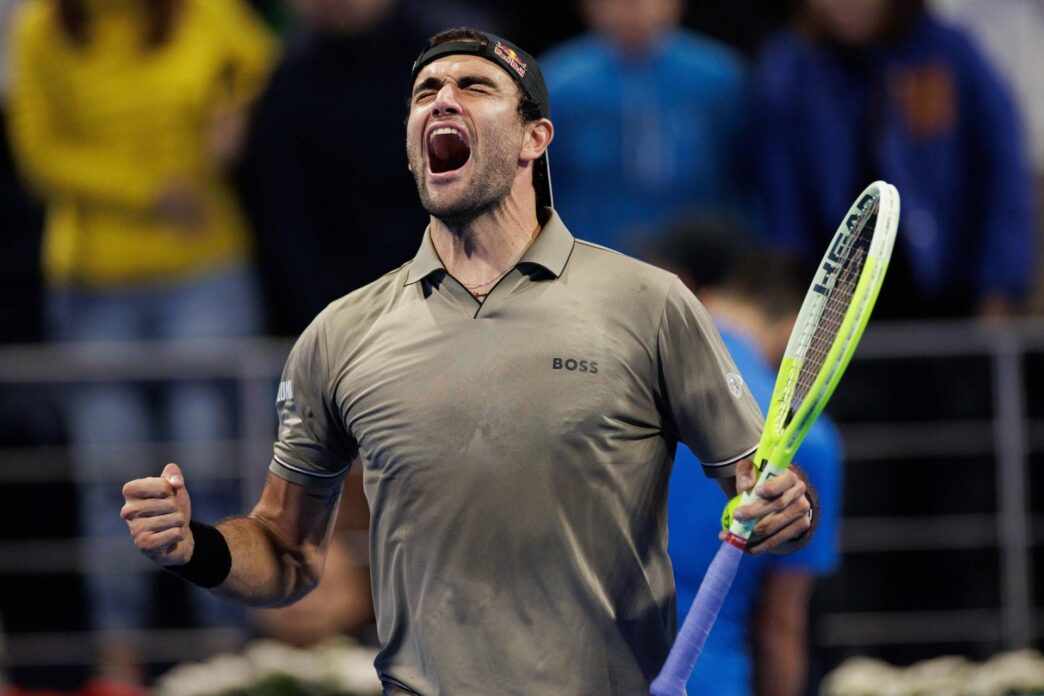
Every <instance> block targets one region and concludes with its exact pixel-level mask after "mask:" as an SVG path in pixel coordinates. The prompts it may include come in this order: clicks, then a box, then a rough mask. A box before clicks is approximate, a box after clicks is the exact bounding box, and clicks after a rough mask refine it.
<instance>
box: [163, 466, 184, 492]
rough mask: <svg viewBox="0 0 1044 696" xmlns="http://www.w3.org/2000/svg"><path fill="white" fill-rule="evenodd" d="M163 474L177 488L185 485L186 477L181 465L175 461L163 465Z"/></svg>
mask: <svg viewBox="0 0 1044 696" xmlns="http://www.w3.org/2000/svg"><path fill="white" fill-rule="evenodd" d="M162 476H163V478H164V479H166V480H167V483H169V484H170V485H171V486H173V487H174V489H175V490H177V489H179V488H184V487H185V477H184V476H183V475H182V474H181V467H179V466H178V465H177V464H175V463H174V462H171V463H170V464H167V466H165V467H163V474H162Z"/></svg>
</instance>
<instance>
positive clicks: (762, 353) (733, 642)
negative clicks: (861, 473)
mask: <svg viewBox="0 0 1044 696" xmlns="http://www.w3.org/2000/svg"><path fill="white" fill-rule="evenodd" d="M715 231H717V233H719V234H718V236H717V238H713V237H714V235H715V233H716V232H715ZM678 232H680V233H681V234H682V235H683V236H687V238H685V239H684V240H683V242H684V243H683V244H682V245H680V247H678V246H676V247H675V248H673V249H670V250H669V251H668V248H667V247H666V246H663V247H660V253H659V256H661V257H663V258H660V259H658V261H662V262H664V263H667V264H668V265H669V266H672V270H675V271H676V272H678V274H679V276H681V277H682V280H684V281H686V282H687V283H688V284H689V285H690V286H691V287H692V289H693V290H694V292H696V293H697V296H698V297H699V298H700V300H701V302H703V303H704V304H705V305H706V307H707V309H708V311H710V313H711V315H712V317H714V319H715V323H716V324H717V325H718V328H719V331H720V332H721V336H722V339H723V340H724V341H725V345H726V346H727V347H728V349H729V353H730V354H731V355H732V357H733V360H734V361H735V363H736V366H737V368H739V371H740V374H741V375H742V378H743V380H744V382H745V384H746V385H747V388H748V389H749V390H750V392H751V394H752V395H753V396H754V398H755V399H756V400H757V401H758V403H759V405H760V406H761V408H762V411H767V409H768V403H769V398H770V397H771V394H772V389H773V386H774V385H775V380H776V365H777V364H778V362H779V360H780V359H781V358H782V355H783V352H784V350H785V348H786V343H787V340H788V338H789V336H790V331H791V328H792V327H793V324H794V320H795V319H796V316H797V310H798V309H799V308H800V305H801V301H802V300H803V299H804V295H805V291H806V289H807V284H808V283H807V280H808V278H807V277H806V274H805V273H804V272H803V270H802V268H801V266H800V264H799V262H797V261H796V260H795V259H793V258H791V257H788V256H785V255H783V254H781V253H779V252H770V251H762V250H758V249H756V248H754V247H752V246H750V245H749V244H747V243H746V242H745V240H744V239H743V238H742V237H741V236H740V235H739V234H738V233H737V234H736V235H734V236H732V237H729V236H728V230H727V229H725V228H723V227H720V226H718V227H713V226H709V225H705V224H697V225H692V226H689V227H688V228H686V229H680V230H678ZM666 254H670V256H671V257H672V258H673V264H672V263H671V261H670V260H669V259H667V258H666ZM737 255H739V258H736V256H737ZM687 260H691V262H692V263H690V264H686V261H687ZM719 277H721V279H720V280H719V279H718V278H719ZM794 461H795V463H798V464H799V465H800V467H801V468H802V469H803V470H804V472H805V473H806V474H807V476H808V478H809V480H810V481H811V482H812V484H813V486H814V488H815V489H816V490H817V491H818V493H819V505H818V507H817V511H818V515H817V520H816V525H817V529H818V531H817V532H816V534H815V536H814V537H813V538H812V540H811V541H810V542H809V544H808V545H807V546H805V547H804V548H803V549H801V550H799V551H797V552H795V553H793V554H791V555H788V556H778V555H773V554H762V555H757V556H750V555H748V556H747V557H746V558H744V560H743V563H742V564H741V566H740V570H739V573H738V574H737V576H736V579H735V581H734V583H733V585H732V589H731V591H730V592H729V595H728V598H727V599H726V601H725V605H724V606H723V608H722V610H721V614H720V615H719V616H718V620H717V623H716V624H715V626H714V629H713V630H712V631H711V634H710V636H709V638H708V639H707V643H706V645H705V647H704V649H703V654H702V656H701V657H700V660H699V662H698V663H697V665H696V669H695V671H694V672H693V675H692V678H691V679H690V681H689V684H688V693H689V694H715V696H749V695H750V694H772V695H773V696H792V695H796V694H803V693H804V689H805V681H806V678H807V670H808V661H809V655H808V607H809V599H810V596H811V592H812V589H813V587H814V584H815V580H816V578H817V577H818V576H820V575H823V574H826V573H829V572H831V571H832V570H833V569H834V568H835V567H836V566H837V564H838V550H837V522H838V509H839V501H840V494H841V491H840V488H841V442H840V438H839V435H838V433H837V430H836V428H835V427H834V425H833V424H832V423H831V422H830V419H829V418H828V417H826V416H825V415H823V416H820V418H819V419H818V420H817V421H816V423H815V424H814V425H813V426H812V428H811V430H810V431H809V433H808V435H807V436H806V439H805V441H804V442H803V443H802V445H801V447H800V448H799V450H798V452H797V455H796V456H795V459H794ZM723 507H724V504H723V502H722V497H721V492H720V491H719V490H718V489H717V487H715V486H708V485H707V482H706V478H705V477H704V475H703V473H702V472H701V467H700V466H699V462H698V461H697V459H696V457H695V456H694V455H693V454H692V452H691V451H690V450H689V449H688V448H686V447H685V446H684V445H679V446H678V452H677V454H676V457H675V464H674V470H673V473H672V475H671V480H670V495H669V502H668V529H669V542H668V552H669V554H670V556H671V562H672V563H673V565H674V577H675V584H676V586H677V598H678V614H679V616H678V620H679V625H680V623H681V621H683V620H684V618H685V615H686V613H687V612H688V610H689V607H690V606H691V605H692V602H693V599H694V598H695V596H696V592H697V590H698V589H699V586H700V582H701V581H702V580H703V576H704V574H705V572H706V570H707V566H709V565H710V562H711V560H712V559H713V557H714V554H715V553H716V552H717V550H718V547H719V546H720V543H719V541H718V538H717V533H716V532H717V530H719V529H720V528H721V522H720V517H721V511H722V508H723Z"/></svg>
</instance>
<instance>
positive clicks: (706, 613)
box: [651, 181, 899, 696]
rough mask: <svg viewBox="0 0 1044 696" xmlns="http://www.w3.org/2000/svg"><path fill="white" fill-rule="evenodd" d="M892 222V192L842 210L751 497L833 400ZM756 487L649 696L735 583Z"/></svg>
mask: <svg viewBox="0 0 1044 696" xmlns="http://www.w3.org/2000/svg"><path fill="white" fill-rule="evenodd" d="M898 224H899V192H898V191H896V189H895V187H894V186H892V185H891V184H887V183H885V182H883V181H876V182H874V183H873V184H871V185H870V186H869V187H867V189H866V190H865V191H863V193H862V194H860V196H859V198H858V199H856V202H855V203H854V204H853V205H852V207H851V208H850V209H849V211H848V214H847V215H846V216H845V219H844V221H842V223H841V226H840V227H838V229H837V232H836V233H835V234H834V238H833V239H832V240H831V242H830V246H829V248H828V249H827V252H826V255H825V256H824V257H823V261H822V262H821V263H820V265H819V268H818V269H817V270H816V275H815V277H814V278H813V279H812V285H811V286H810V287H809V289H808V293H807V294H806V295H805V300H804V302H803V303H802V305H801V310H800V312H799V313H798V318H797V321H796V323H795V324H794V330H793V332H792V333H791V335H790V340H789V342H788V343H787V350H786V354H785V356H784V358H783V362H782V364H781V366H780V370H779V375H778V377H777V378H776V386H775V388H774V389H773V391H772V401H771V402H770V403H769V411H768V415H767V416H766V417H765V430H764V432H763V433H762V435H761V441H760V442H759V443H758V449H757V452H756V453H755V455H754V464H755V466H756V467H757V468H758V470H759V472H760V473H759V475H758V482H757V484H756V485H755V486H754V489H756V488H757V487H758V486H759V485H761V484H763V483H765V482H766V481H768V480H770V479H772V478H774V477H776V476H779V475H780V474H781V473H783V471H784V470H785V469H786V468H787V466H788V465H789V464H790V461H791V459H792V458H793V457H794V452H795V451H796V450H797V448H798V445H800V444H801V441H802V439H804V437H805V434H806V433H807V432H808V429H809V428H810V427H811V426H812V423H813V421H815V419H816V418H817V417H818V416H819V414H820V413H821V412H822V411H823V407H824V406H825V405H826V402H827V400H828V399H829V398H830V395H831V394H833V393H834V389H835V388H836V387H837V384H838V382H839V381H840V380H841V375H842V374H843V373H844V371H845V368H846V367H847V366H848V363H849V361H850V360H851V359H852V354H853V353H855V349H856V345H857V344H858V343H859V339H860V337H861V336H862V334H863V329H864V328H866V323H867V321H868V320H869V319H870V311H871V310H872V309H873V307H874V301H875V300H876V299H877V295H878V293H879V292H880V290H881V283H882V282H883V281H884V274H885V270H886V269H887V267H888V259H889V257H890V256H891V254H892V246H893V244H894V242H895V233H896V227H897V226H898ZM754 489H752V490H751V491H749V492H747V493H744V494H743V495H742V496H739V497H737V498H736V499H734V500H733V501H731V502H730V503H729V505H728V506H726V508H725V514H724V515H723V516H722V524H723V526H724V527H725V528H726V529H727V530H728V532H727V534H726V539H725V541H724V542H722V545H721V548H720V549H719V550H718V553H717V555H715V557H714V560H713V561H712V562H711V565H710V567H709V568H708V569H707V574H706V575H705V576H704V578H703V582H702V583H701V584H700V589H699V591H698V592H697V594H696V599H695V601H694V602H693V604H692V608H691V609H690V610H689V613H688V615H687V616H686V617H685V621H684V622H683V624H682V627H681V630H680V631H679V632H678V637H677V639H676V640H675V641H674V646H673V647H672V648H671V652H670V655H669V656H668V657H667V662H666V663H665V664H664V666H663V669H662V670H661V672H660V675H659V676H658V677H657V678H656V680H655V681H653V683H652V689H651V691H652V693H653V695H654V696H682V695H683V694H684V693H685V683H686V682H687V681H688V680H689V676H690V675H691V674H692V669H693V667H694V666H695V665H696V660H697V659H699V656H700V651H701V650H702V649H703V644H704V642H705V641H706V640H707V636H708V635H709V634H710V630H711V627H712V626H713V625H714V621H715V619H716V618H717V616H718V612H719V611H720V610H721V606H722V603H723V602H724V601H725V596H726V595H727V594H728V591H729V587H730V586H731V585H732V580H733V578H734V577H735V576H736V570H737V568H738V567H739V562H740V559H741V558H742V557H743V549H744V548H746V546H747V540H748V539H749V538H750V535H751V532H752V531H753V529H754V525H755V524H756V523H757V520H734V519H732V510H733V509H735V508H736V507H737V506H738V505H747V504H749V503H752V502H754V501H756V500H758V496H757V495H756V494H755V493H754Z"/></svg>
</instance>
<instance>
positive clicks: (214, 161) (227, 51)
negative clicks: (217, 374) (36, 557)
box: [10, 0, 275, 680]
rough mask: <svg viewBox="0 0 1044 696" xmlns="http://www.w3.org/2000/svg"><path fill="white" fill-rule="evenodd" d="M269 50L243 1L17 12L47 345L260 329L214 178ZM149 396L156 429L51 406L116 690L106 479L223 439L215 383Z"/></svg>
mask: <svg viewBox="0 0 1044 696" xmlns="http://www.w3.org/2000/svg"><path fill="white" fill-rule="evenodd" d="M274 49H275V45H274V43H273V40H272V38H271V37H270V35H269V34H268V32H267V30H265V29H264V28H263V26H262V25H261V24H260V22H259V20H257V18H256V17H255V16H254V15H253V14H252V12H251V11H250V10H249V9H248V8H247V6H246V5H244V4H243V3H242V1H241V0H28V1H27V2H26V3H25V4H24V5H23V6H22V7H21V8H20V9H19V12H18V13H17V15H16V17H15V19H14V25H13V31H12V41H11V50H12V53H11V57H12V62H11V68H12V73H11V77H12V83H11V93H10V118H11V120H10V136H11V141H12V144H13V147H14V152H15V155H16V159H17V162H18V164H19V166H20V169H21V171H22V173H23V174H24V176H25V179H26V181H27V182H28V183H29V184H30V185H31V187H32V188H33V189H34V190H35V191H36V192H38V193H39V195H40V196H41V197H42V198H43V199H44V200H45V202H46V206H47V226H46V230H45V238H44V254H43V266H44V271H45V275H46V282H47V304H48V307H47V328H48V331H49V334H50V336H51V337H52V338H54V339H56V340H64V341H113V340H133V339H178V338H203V337H215V336H230V335H243V334H252V333H255V332H257V330H258V329H259V316H260V307H259V304H258V298H257V293H256V290H255V287H254V277H253V273H252V269H251V266H250V246H251V245H250V239H249V232H248V229H247V227H246V225H245V223H244V221H243V217H242V215H241V213H240V210H239V206H238V203H237V201H236V199H235V197H234V196H233V192H232V190H231V186H230V184H229V182H228V180H227V176H226V169H227V167H228V166H229V164H230V162H231V161H232V160H233V159H235V157H236V153H237V150H238V148H239V145H240V142H239V141H240V139H241V138H242V132H243V129H244V127H245V122H246V108H247V105H248V103H249V102H250V101H251V100H252V99H253V98H254V97H255V95H256V94H257V92H258V91H259V90H260V88H261V86H262V84H263V81H264V79H265V76H266V74H267V72H268V70H269V66H270V64H271V63H272V59H273V54H274ZM162 396H163V399H162V402H163V406H164V409H163V416H164V418H163V419H162V420H156V419H155V418H153V414H152V413H151V410H150V400H149V399H148V398H147V394H146V393H145V390H144V388H142V387H140V386H136V385H124V384H105V385H98V386H91V387H85V388H83V389H82V390H78V391H75V392H73V391H70V392H68V395H67V397H66V403H65V405H66V406H67V407H68V410H69V412H68V415H69V428H70V434H71V437H72V439H73V441H74V443H75V448H76V449H75V455H76V462H77V471H76V475H77V477H78V481H79V483H80V519H81V527H80V533H81V534H82V536H83V537H84V540H85V541H84V547H83V557H84V558H85V559H86V561H87V564H88V566H89V571H90V572H89V575H88V578H87V586H88V592H89V596H90V603H91V607H92V609H93V614H94V615H93V621H94V624H95V626H96V628H99V629H107V630H108V631H109V632H107V633H103V634H101V635H102V636H103V637H104V638H106V639H107V640H104V641H103V644H102V645H101V654H100V657H99V661H100V668H101V672H102V674H104V675H106V676H111V677H117V678H121V679H127V680H134V679H138V678H140V676H141V673H140V668H139V665H138V647H137V645H136V644H135V643H134V641H133V639H132V638H129V637H124V638H120V637H119V636H121V635H124V636H125V635H127V634H125V633H123V634H121V633H120V629H134V628H140V627H142V625H143V623H145V622H146V621H147V619H148V617H149V597H148V584H147V581H148V577H147V576H143V575H140V574H137V573H135V572H133V571H132V570H131V569H129V568H124V567H120V566H119V565H116V564H114V563H113V562H112V560H111V559H112V558H113V555H112V554H113V551H114V550H115V549H118V548H121V547H123V546H125V545H126V530H125V529H124V528H123V522H122V521H121V520H120V518H119V510H120V508H121V506H122V503H123V501H122V496H121V492H120V486H119V485H118V484H117V483H116V482H117V481H122V480H126V478H127V477H128V476H131V475H135V476H137V475H140V471H141V470H142V469H141V467H143V466H144V467H149V468H151V467H152V466H153V463H152V462H150V461H148V460H147V459H145V455H144V453H143V451H142V450H141V448H140V447H138V448H135V447H133V445H140V444H142V443H145V442H148V441H149V440H150V439H153V438H156V439H168V440H173V441H175V442H178V443H183V444H184V445H185V446H186V447H187V446H188V443H192V442H196V443H199V442H201V441H213V440H215V439H217V438H222V437H229V436H230V435H231V434H232V432H233V428H232V423H231V413H230V411H229V409H228V408H226V405H225V403H224V399H223V397H224V396H225V394H224V393H223V392H222V391H221V390H219V389H218V388H217V387H216V386H214V385H211V384H209V383H202V382H189V381H184V382H179V383H176V384H172V385H170V386H169V387H167V388H165V389H164V390H163V392H162ZM128 445H131V446H128ZM203 451H206V452H209V453H210V454H211V455H212V456H206V455H204V454H202V452H203ZM174 454H175V456H178V457H179V458H178V461H179V462H180V463H181V465H182V466H183V467H186V468H187V469H189V470H191V471H193V472H195V476H196V477H198V480H207V478H208V476H207V474H210V476H214V475H218V476H220V475H221V472H222V470H223V468H224V467H226V466H228V465H229V462H227V461H224V459H226V458H225V457H222V456H221V451H220V450H218V449H217V448H216V447H215V446H214V445H213V444H212V443H211V444H210V445H208V446H206V447H203V448H194V449H193V448H188V449H186V450H184V451H180V452H179V451H178V450H175V451H174ZM180 455H184V456H180ZM143 459H144V460H143ZM190 475H193V474H190ZM225 497H226V496H223V495H222V494H221V493H219V492H218V487H217V486H214V487H213V489H212V490H210V491H204V493H203V495H198V494H196V493H195V491H194V492H193V505H194V506H195V507H196V508H197V509H198V510H199V511H200V515H201V516H206V517H214V516H220V515H222V514H227V513H228V512H230V509H229V506H230V505H231V504H232V503H233V501H228V500H226V499H225ZM195 597H196V598H197V599H198V600H199V602H200V603H204V604H206V606H207V607H208V609H206V610H205V611H203V612H201V613H204V614H205V616H204V617H203V618H205V619H208V620H209V621H219V620H223V619H224V620H226V621H227V619H228V616H227V613H228V611H229V610H228V609H225V608H224V607H225V606H226V605H225V604H224V603H221V602H219V601H217V600H215V599H214V598H213V597H212V596H211V595H210V594H209V593H206V592H199V593H197V595H195ZM222 612H224V614H223V613H222Z"/></svg>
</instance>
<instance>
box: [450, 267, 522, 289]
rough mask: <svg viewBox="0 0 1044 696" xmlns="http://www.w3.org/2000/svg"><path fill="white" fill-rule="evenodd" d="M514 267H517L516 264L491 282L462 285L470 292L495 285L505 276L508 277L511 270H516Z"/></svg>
mask: <svg viewBox="0 0 1044 696" xmlns="http://www.w3.org/2000/svg"><path fill="white" fill-rule="evenodd" d="M514 267H515V265H514V264H512V265H510V266H508V268H507V269H506V270H504V271H501V272H500V273H499V274H498V275H496V276H494V277H492V278H490V279H489V280H487V281H486V282H484V283H461V285H463V286H464V287H465V288H467V289H468V290H478V289H479V288H484V287H486V286H487V285H490V284H492V283H495V282H497V281H498V280H500V279H501V278H503V277H504V276H506V275H507V274H508V273H509V272H510V271H511V269H512V268H514Z"/></svg>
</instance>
